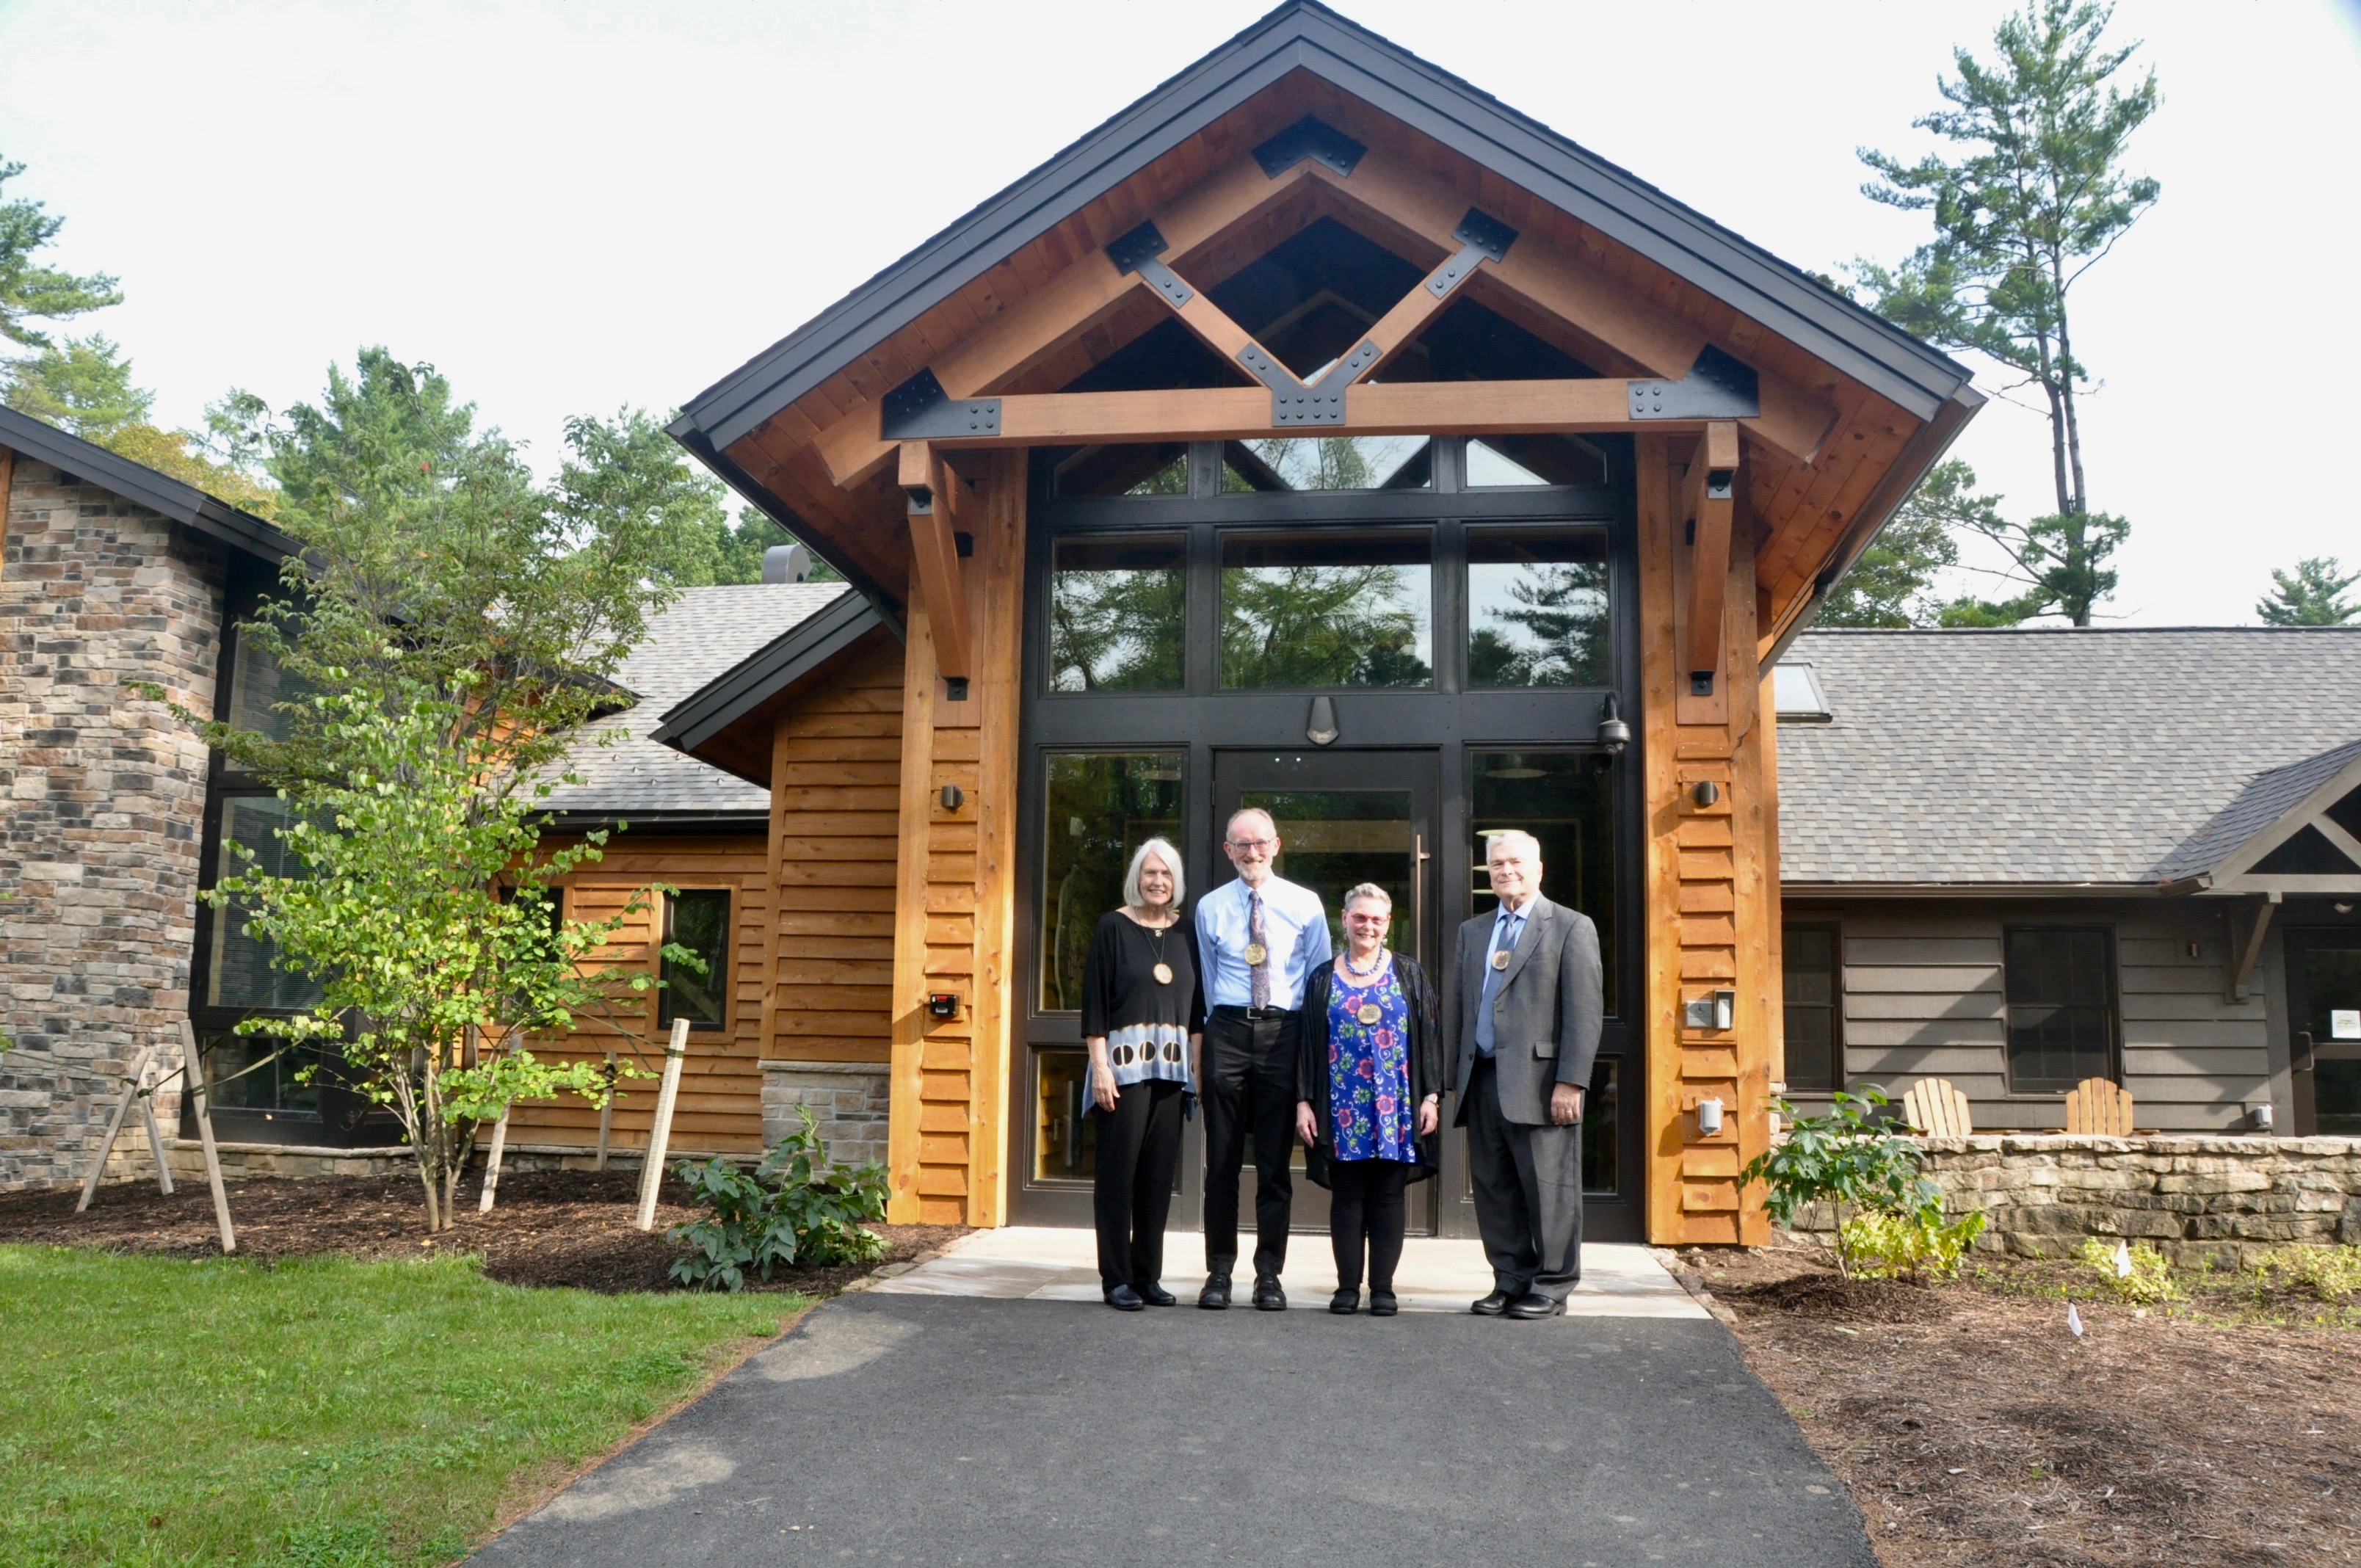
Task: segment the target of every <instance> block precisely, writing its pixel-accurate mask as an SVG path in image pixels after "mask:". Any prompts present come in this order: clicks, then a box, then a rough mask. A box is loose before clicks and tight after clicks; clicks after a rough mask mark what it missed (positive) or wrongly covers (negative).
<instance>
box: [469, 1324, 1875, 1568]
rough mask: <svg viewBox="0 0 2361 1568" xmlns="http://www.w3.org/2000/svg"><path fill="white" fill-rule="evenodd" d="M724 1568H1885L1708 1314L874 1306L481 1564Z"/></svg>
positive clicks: (772, 1350)
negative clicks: (1694, 1317) (1688, 1317)
mask: <svg viewBox="0 0 2361 1568" xmlns="http://www.w3.org/2000/svg"><path fill="white" fill-rule="evenodd" d="M477 1561H478V1562H480V1563H484V1564H486V1565H487V1568H540V1565H544V1564H546V1565H548V1568H607V1565H613V1568H623V1565H626V1564H628V1565H630V1568H651V1565H656V1568H673V1565H682V1568H686V1565H689V1564H708V1563H710V1564H719V1563H765V1564H769V1563H784V1564H794V1563H816V1564H817V1563H928V1564H949V1563H1093V1564H1096V1563H1284V1564H1327V1563H1338V1564H1344V1563H1351V1564H1361V1565H1380V1564H1382V1565H1391V1564H1410V1563H1497V1564H1509V1565H1515V1568H1545V1565H1546V1568H1557V1565H1560V1564H1597V1565H1598V1568H1620V1565H1621V1564H1625V1563H1712V1564H1716V1565H1717V1568H1727V1565H1728V1564H1731V1563H1772V1562H1786V1563H1810V1564H1813V1565H1814V1568H1846V1565H1851V1564H1860V1565H1861V1568H1872V1565H1873V1564H1874V1563H1875V1562H1876V1559H1875V1557H1874V1556H1873V1555H1872V1552H1871V1551H1870V1548H1869V1543H1868V1541H1867V1540H1866V1539H1865V1537H1864V1535H1863V1533H1862V1529H1861V1517H1860V1515H1859V1514H1858V1513H1857V1512H1856V1511H1855V1510H1854V1508H1853V1506H1852V1502H1851V1499H1850V1498H1849V1497H1846V1496H1845V1493H1844V1489H1843V1488H1842V1487H1841V1486H1839V1485H1838V1484H1837V1482H1836V1481H1835V1480H1834V1479H1833V1478H1832V1477H1831V1476H1830V1475H1829V1474H1828V1470H1827V1469H1826V1468H1825V1467H1824V1466H1823V1465H1822V1464H1820V1463H1819V1461H1818V1460H1817V1459H1816V1458H1814V1457H1813V1456H1812V1453H1811V1451H1810V1450H1809V1449H1807V1448H1806V1446H1805V1444H1804V1441H1803V1438H1802V1436H1801V1434H1800V1433H1798V1432H1797V1431H1796V1430H1795V1424H1794V1423H1793V1422H1792V1421H1791V1420H1789V1419H1788V1417H1787V1415H1786V1412H1785V1411H1784V1410H1783V1409H1780V1407H1779V1404H1778V1401H1777V1400H1776V1399H1775V1398H1773V1397H1772V1395H1771V1393H1770V1391H1769V1390H1768V1389H1767V1388H1765V1387H1763V1385H1762V1384H1761V1383H1760V1382H1758V1381H1757V1380H1756V1379H1755V1378H1754V1376H1752V1374H1751V1373H1749V1372H1748V1371H1747V1370H1746V1369H1745V1367H1744V1365H1742V1364H1741V1362H1740V1360H1739V1358H1738V1352H1737V1347H1736V1345H1735V1344H1734V1343H1733V1342H1732V1341H1731V1339H1730V1333H1729V1331H1728V1330H1726V1329H1725V1328H1723V1327H1722V1326H1721V1325H1720V1324H1719V1323H1717V1322H1713V1321H1679V1320H1661V1319H1640V1318H1560V1319H1554V1320H1550V1321H1541V1322H1510V1321H1500V1320H1495V1319H1483V1318H1477V1317H1473V1316H1464V1317H1452V1316H1445V1315H1442V1314H1430V1315H1424V1316H1411V1315H1409V1314H1405V1315H1403V1316H1400V1317H1397V1318H1391V1319H1375V1318H1370V1317H1367V1316H1359V1317H1353V1318H1336V1317H1332V1316H1330V1315H1329V1314H1327V1313H1325V1312H1306V1311H1290V1312H1256V1311H1251V1310H1235V1309H1234V1310H1230V1311H1227V1312H1204V1311H1199V1310H1195V1309H1193V1308H1191V1307H1188V1306H1182V1307H1179V1308H1172V1309H1166V1310H1149V1311H1147V1312H1142V1313H1118V1312H1111V1311H1108V1310H1105V1309H1104V1308H1103V1307H1099V1306H1096V1305H1088V1306H1083V1305H1074V1304H1068V1303H1060V1302H1048V1301H1007V1300H978V1299H959V1298H944V1297H929V1296H897V1295H883V1294H876V1293H867V1292H864V1293H862V1294H857V1295H852V1296H847V1297H843V1298H840V1299H837V1300H834V1301H831V1302H829V1303H827V1304H826V1305H824V1306H822V1307H820V1308H818V1310H815V1311H813V1312H812V1313H810V1314H809V1315H807V1317H806V1318H805V1319H804V1320H803V1321H801V1322H800V1323H798V1324H797V1325H796V1329H795V1331H794V1332H792V1333H790V1334H788V1335H787V1336H786V1337H785V1338H784V1339H782V1340H781V1341H780V1342H779V1343H777V1344H774V1345H772V1346H770V1347H768V1348H767V1349H765V1350H763V1352H762V1353H761V1354H757V1355H755V1356H754V1357H753V1358H752V1360H750V1361H748V1362H747V1363H746V1364H745V1365H743V1366H741V1367H740V1368H739V1369H738V1370H737V1371H735V1372H733V1373H731V1374H730V1376H728V1377H726V1378H724V1379H723V1380H722V1381H721V1382H720V1383H719V1385H717V1386H716V1387H715V1388H714V1389H713V1391H712V1392H711V1393H710V1394H708V1396H707V1397H706V1398H703V1399H701V1400H699V1401H698V1402H697V1403H696V1404H695V1405H693V1406H691V1407H689V1408H688V1409H686V1410H684V1411H682V1412H681V1413H680V1414H679V1415H678V1416H676V1417H675V1418H674V1419H673V1420H671V1421H669V1422H667V1423H665V1424H664V1426H662V1427H660V1428H658V1429H657V1430H656V1431H653V1432H651V1433H650V1434H649V1435H648V1436H647V1437H646V1438H644V1439H643V1440H642V1441H641V1442H639V1443H637V1444H635V1445H634V1446H632V1447H631V1448H630V1449H628V1450H626V1451H625V1452H623V1453H620V1454H619V1455H617V1456H616V1457H615V1458H614V1459H613V1460H612V1461H610V1462H609V1463H608V1464H606V1465H604V1466H602V1467H601V1468H599V1469H598V1470H597V1471H595V1472H593V1473H592V1474H590V1475H588V1476H586V1477H584V1478H583V1479H582V1480H581V1481H580V1482H578V1483H577V1484H576V1485H575V1486H572V1487H570V1488H569V1489H567V1490H566V1491H565V1492H563V1493H561V1494H560V1495H559V1496H558V1497H555V1499H553V1500H552V1501H551V1502H550V1503H549V1504H548V1505H547V1506H545V1507H544V1508H542V1509H540V1510H539V1511H538V1512H536V1513H534V1514H533V1515H531V1516H529V1517H528V1518H526V1519H523V1520H522V1521H520V1522H519V1523H518V1524H517V1525H516V1526H515V1527H514V1528H512V1529H511V1530H508V1531H507V1532H506V1533H505V1534H503V1535H501V1536H500V1537H498V1538H497V1539H495V1540H494V1541H491V1542H489V1543H488V1544H487V1545H486V1546H485V1547H484V1548H483V1550H482V1552H480V1553H478V1558H477Z"/></svg>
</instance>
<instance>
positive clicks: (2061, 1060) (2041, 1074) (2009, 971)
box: [2003, 926, 2115, 1094]
mask: <svg viewBox="0 0 2361 1568" xmlns="http://www.w3.org/2000/svg"><path fill="white" fill-rule="evenodd" d="M2110 947H2111V944H2110V943H2109V941H2108V939H2107V933H2106V931H2105V930H2104V929H2103V928H2100V927H2057V926H2025V927H2015V928H2012V929H2011V930H2010V931H2009V932H2008V933H2007V935H2006V938H2005V941H2004V949H2003V969H2004V971H2005V980H2004V984H2005V987H2006V994H2007V1003H2008V1084H2009V1088H2010V1089H2011V1090H2013V1091H2015V1092H2016V1093H2019V1094H2063V1093H2065V1092H2066V1091H2068V1090H2070V1089H2072V1088H2073V1087H2074V1086H2075V1085H2076V1084H2078V1083H2080V1082H2081V1081H2082V1080H2084V1079H2086V1078H2105V1077H2108V1076H2109V1075H2110V1074H2111V1073H2112V1071H2113V1069H2114V1039H2115V966H2114V954H2113V952H2112V951H2110Z"/></svg>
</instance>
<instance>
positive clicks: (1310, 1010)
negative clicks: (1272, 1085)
mask: <svg viewBox="0 0 2361 1568" xmlns="http://www.w3.org/2000/svg"><path fill="white" fill-rule="evenodd" d="M1394 973H1395V975H1396V976H1397V977H1398V978H1399V979H1400V981H1401V989H1402V1000H1403V1001H1405V1002H1407V1003H1410V1097H1411V1104H1412V1105H1413V1106H1415V1105H1417V1104H1418V1103H1419V1102H1422V1101H1423V1100H1424V1099H1425V1098H1426V1097H1427V1096H1428V1095H1430V1094H1441V1093H1443V1092H1444V1088H1445V1085H1444V1081H1443V1031H1442V1029H1441V1028H1440V1027H1438V1026H1437V1025H1436V1015H1437V1014H1436V1007H1435V1000H1434V987H1433V986H1432V985H1429V984H1428V983H1427V980H1426V971H1425V970H1422V969H1421V968H1419V967H1418V960H1417V959H1408V958H1404V957H1403V956H1402V955H1401V954H1400V953H1396V954H1395V955H1394ZM1335 984H1336V966H1335V964H1334V962H1333V961H1332V962H1329V963H1324V964H1322V965H1321V966H1320V967H1319V968H1318V969H1316V970H1312V975H1311V978H1310V979H1308V980H1306V981H1304V984H1303V1027H1302V1029H1301V1032H1300V1033H1299V1035H1298V1039H1299V1041H1300V1044H1299V1045H1298V1046H1297V1047H1296V1053H1295V1097H1296V1098H1297V1099H1298V1100H1301V1101H1307V1102H1310V1103H1311V1106H1312V1124H1313V1125H1314V1126H1316V1127H1318V1128H1319V1130H1320V1138H1319V1141H1318V1142H1317V1143H1315V1144H1313V1145H1312V1147H1311V1148H1310V1149H1309V1150H1307V1151H1306V1152H1305V1155H1304V1159H1303V1173H1304V1174H1305V1175H1306V1176H1309V1177H1310V1178H1311V1179H1312V1181H1313V1182H1315V1183H1316V1184H1318V1185H1319V1186H1322V1187H1325V1186H1327V1185H1328V1161H1329V1159H1330V1158H1331V1157H1333V1156H1334V1153H1335V1149H1336V1126H1335V1122H1334V1114H1335V1113H1334V1109H1333V1108H1332V1107H1331V1106H1330V1104H1329V1102H1328V993H1329V992H1331V991H1332V990H1334V988H1335ZM1412 1125H1416V1124H1415V1123H1413V1124H1412ZM1442 1126H1443V1118H1442V1115H1441V1113H1440V1110H1439V1109H1438V1112H1437V1114H1436V1116H1435V1131H1434V1132H1433V1133H1431V1134H1429V1135H1427V1136H1425V1137H1423V1138H1421V1139H1419V1141H1418V1153H1419V1163H1418V1164H1417V1165H1416V1166H1414V1167H1412V1168H1411V1177H1410V1179H1411V1180H1412V1181H1424V1180H1425V1179H1427V1178H1428V1177H1430V1176H1433V1174H1434V1173H1435V1172H1436V1170H1438V1169H1439V1168H1441V1166H1442V1155H1443V1132H1442Z"/></svg>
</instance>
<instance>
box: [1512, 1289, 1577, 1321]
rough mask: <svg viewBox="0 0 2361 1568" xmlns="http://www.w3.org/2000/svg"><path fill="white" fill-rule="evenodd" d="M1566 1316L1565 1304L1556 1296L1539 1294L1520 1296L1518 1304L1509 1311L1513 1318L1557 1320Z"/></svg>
mask: <svg viewBox="0 0 2361 1568" xmlns="http://www.w3.org/2000/svg"><path fill="white" fill-rule="evenodd" d="M1509 1316H1510V1317H1512V1318H1557V1317H1563V1316H1565V1302H1563V1301H1561V1300H1559V1299H1556V1298H1555V1297H1554V1296H1543V1295H1541V1294H1539V1293H1535V1294H1533V1295H1531V1296H1520V1297H1519V1298H1517V1301H1516V1304H1515V1305H1514V1306H1512V1307H1510V1309H1509Z"/></svg>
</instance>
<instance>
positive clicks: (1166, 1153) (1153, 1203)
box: [1091, 1078, 1182, 1290]
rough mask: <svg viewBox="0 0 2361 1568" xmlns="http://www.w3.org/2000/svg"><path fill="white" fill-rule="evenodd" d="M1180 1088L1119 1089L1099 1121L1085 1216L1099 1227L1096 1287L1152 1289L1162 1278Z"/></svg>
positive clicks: (1152, 1082)
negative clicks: (1094, 1177) (1095, 1163)
mask: <svg viewBox="0 0 2361 1568" xmlns="http://www.w3.org/2000/svg"><path fill="white" fill-rule="evenodd" d="M1181 1091H1182V1086H1181V1085H1180V1084H1178V1083H1175V1082H1172V1081H1171V1080H1169V1079H1153V1078H1151V1079H1148V1080H1143V1081H1141V1082H1138V1083H1126V1084H1125V1085H1124V1086H1123V1087H1122V1088H1121V1089H1119V1090H1117V1091H1115V1109H1114V1110H1112V1111H1102V1110H1100V1109H1098V1107H1097V1106H1096V1105H1095V1104H1093V1106H1092V1108H1091V1114H1092V1115H1093V1116H1095V1117H1097V1118H1098V1121H1099V1130H1098V1131H1099V1136H1098V1179H1097V1182H1096V1185H1095V1188H1094V1190H1093V1192H1092V1194H1091V1197H1092V1209H1093V1212H1094V1213H1095V1214H1096V1216H1097V1219H1098V1227H1099V1283H1100V1285H1101V1286H1102V1287H1104V1288H1106V1289H1109V1290H1112V1289H1114V1288H1115V1287H1116V1286H1118V1285H1132V1286H1139V1285H1153V1284H1155V1283H1156V1282H1157V1280H1159V1279H1160V1278H1162V1277H1163V1275H1164V1222H1165V1220H1166V1219H1167V1218H1168V1217H1169V1216H1170V1214H1171V1212H1172V1172H1173V1169H1174V1168H1175V1167H1177V1166H1178V1165H1180V1095H1181Z"/></svg>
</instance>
